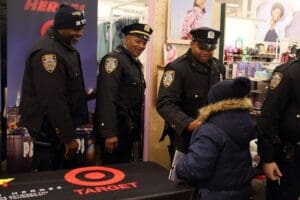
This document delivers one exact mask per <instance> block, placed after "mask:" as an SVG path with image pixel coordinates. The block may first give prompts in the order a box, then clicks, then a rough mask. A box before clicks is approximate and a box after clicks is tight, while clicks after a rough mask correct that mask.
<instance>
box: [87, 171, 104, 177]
mask: <svg viewBox="0 0 300 200" xmlns="http://www.w3.org/2000/svg"><path fill="white" fill-rule="evenodd" d="M84 177H85V178H87V179H101V178H104V177H105V174H103V173H99V172H92V173H88V174H86V175H84Z"/></svg>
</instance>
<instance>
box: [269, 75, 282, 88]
mask: <svg viewBox="0 0 300 200" xmlns="http://www.w3.org/2000/svg"><path fill="white" fill-rule="evenodd" d="M282 77H283V74H282V73H280V72H275V73H274V74H273V75H272V77H271V80H270V89H271V90H274V89H275V88H277V86H278V85H279V84H280V82H281V80H282Z"/></svg>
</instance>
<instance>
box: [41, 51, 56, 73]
mask: <svg viewBox="0 0 300 200" xmlns="http://www.w3.org/2000/svg"><path fill="white" fill-rule="evenodd" d="M41 62H42V65H43V67H44V69H45V70H46V71H47V72H49V73H52V72H54V71H55V69H56V66H57V59H56V55H55V54H45V55H43V56H42V57H41Z"/></svg>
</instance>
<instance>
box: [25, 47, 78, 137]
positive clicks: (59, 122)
mask: <svg viewBox="0 0 300 200" xmlns="http://www.w3.org/2000/svg"><path fill="white" fill-rule="evenodd" d="M31 62H32V66H33V77H34V85H35V89H36V93H37V98H38V100H39V101H40V102H41V105H42V108H43V109H44V110H45V113H46V117H47V119H48V120H49V121H50V123H51V125H52V127H53V128H54V129H55V131H56V133H57V135H58V137H59V139H60V140H61V141H62V142H63V143H67V142H69V141H70V140H72V139H74V138H75V136H76V135H75V128H74V126H73V122H72V119H71V116H70V110H69V107H68V103H67V98H66V73H65V70H64V60H63V58H61V57H60V56H59V54H57V53H56V52H53V51H44V50H43V51H39V52H37V53H36V54H35V55H33V56H32V57H31Z"/></svg>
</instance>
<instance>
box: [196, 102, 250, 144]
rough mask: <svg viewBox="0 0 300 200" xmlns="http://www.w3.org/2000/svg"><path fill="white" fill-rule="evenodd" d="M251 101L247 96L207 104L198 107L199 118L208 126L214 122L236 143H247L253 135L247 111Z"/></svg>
mask: <svg viewBox="0 0 300 200" xmlns="http://www.w3.org/2000/svg"><path fill="white" fill-rule="evenodd" d="M251 106H252V103H251V100H250V99H249V98H243V99H230V100H223V101H219V102H217V103H214V104H209V105H208V106H206V107H203V108H202V109H200V116H199V119H200V120H201V121H202V122H203V124H206V123H207V125H208V126H210V125H209V124H211V123H212V124H214V125H215V126H217V127H218V130H219V131H220V132H223V131H224V132H225V133H226V135H228V136H229V137H230V138H231V139H232V140H233V141H234V142H235V143H236V144H241V145H248V144H249V142H250V140H251V139H253V138H254V137H255V129H254V126H253V120H252V118H251V115H250V113H249V108H251Z"/></svg>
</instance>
